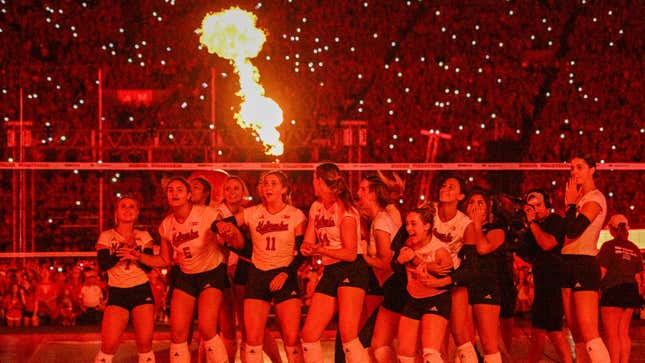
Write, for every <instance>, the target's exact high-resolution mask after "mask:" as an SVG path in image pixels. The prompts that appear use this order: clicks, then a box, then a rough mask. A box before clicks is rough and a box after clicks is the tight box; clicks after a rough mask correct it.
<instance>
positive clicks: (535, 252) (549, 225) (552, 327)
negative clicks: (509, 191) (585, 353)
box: [518, 189, 572, 363]
mask: <svg viewBox="0 0 645 363" xmlns="http://www.w3.org/2000/svg"><path fill="white" fill-rule="evenodd" d="M524 202H525V203H526V204H525V205H524V208H523V209H524V213H525V214H526V220H527V230H526V233H524V234H523V236H524V241H522V242H523V247H522V248H521V249H520V251H518V253H519V255H520V257H522V258H523V259H525V260H526V261H527V262H529V263H531V264H532V265H533V276H534V283H535V298H534V300H533V306H532V309H531V311H532V331H531V334H532V339H531V346H530V348H529V362H531V363H533V362H536V363H537V362H538V361H539V360H540V358H542V353H543V352H544V344H545V337H546V336H547V335H548V336H549V339H550V340H551V343H553V345H554V346H555V348H556V351H557V352H558V355H559V356H560V359H559V360H560V361H561V362H564V363H570V362H571V361H572V356H571V349H570V348H569V344H568V342H567V340H566V339H565V336H564V334H563V332H562V318H563V316H564V311H563V307H562V292H561V290H560V280H561V277H560V274H561V272H560V271H561V267H562V258H561V256H560V250H561V248H562V245H563V243H564V235H565V228H564V219H563V218H562V217H560V216H559V215H557V214H554V213H551V210H550V207H551V203H550V202H549V197H548V195H547V194H546V193H545V192H544V191H542V190H539V189H534V190H531V191H529V192H528V193H527V194H526V197H525V199H524Z"/></svg>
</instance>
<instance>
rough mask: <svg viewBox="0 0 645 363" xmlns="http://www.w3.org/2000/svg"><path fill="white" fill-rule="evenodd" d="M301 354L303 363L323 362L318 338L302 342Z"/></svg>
mask: <svg viewBox="0 0 645 363" xmlns="http://www.w3.org/2000/svg"><path fill="white" fill-rule="evenodd" d="M302 356H303V357H304V358H305V363H323V351H322V345H320V340H317V341H315V342H310V343H305V342H302Z"/></svg>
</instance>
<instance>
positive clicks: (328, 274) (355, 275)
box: [316, 255, 370, 297]
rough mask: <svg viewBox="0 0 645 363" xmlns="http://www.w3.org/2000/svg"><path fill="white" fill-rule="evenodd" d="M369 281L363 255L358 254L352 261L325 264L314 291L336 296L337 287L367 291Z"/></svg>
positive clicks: (367, 267)
mask: <svg viewBox="0 0 645 363" xmlns="http://www.w3.org/2000/svg"><path fill="white" fill-rule="evenodd" d="M369 282H370V275H369V266H368V265H367V263H366V262H365V260H364V259H363V256H361V255H358V257H356V260H355V261H354V262H345V261H341V262H336V263H334V264H332V265H327V266H325V268H324V270H323V274H322V277H321V278H320V281H319V282H318V286H316V292H318V293H321V294H325V295H329V296H332V297H336V296H338V288H339V287H357V288H359V289H363V290H365V291H367V288H368V286H369Z"/></svg>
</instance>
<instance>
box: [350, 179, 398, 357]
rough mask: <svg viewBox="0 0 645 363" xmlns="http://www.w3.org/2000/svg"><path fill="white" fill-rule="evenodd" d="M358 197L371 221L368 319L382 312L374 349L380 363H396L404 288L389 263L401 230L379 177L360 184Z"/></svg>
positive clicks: (367, 253) (376, 322) (379, 317)
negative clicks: (397, 332)
mask: <svg viewBox="0 0 645 363" xmlns="http://www.w3.org/2000/svg"><path fill="white" fill-rule="evenodd" d="M356 195H357V197H358V205H359V207H360V208H361V210H362V212H363V213H364V214H366V215H367V217H368V218H369V219H370V221H371V223H370V230H369V236H368V238H369V240H368V244H367V249H366V253H365V254H364V258H365V262H367V264H368V265H369V266H370V267H371V269H370V287H369V289H368V291H367V296H366V298H365V301H366V310H367V311H366V315H367V317H371V315H372V313H373V311H374V310H375V309H377V308H378V309H379V311H378V313H377V316H376V321H375V323H374V327H373V329H372V331H373V333H372V337H371V348H372V351H373V354H374V358H375V360H376V361H377V362H396V353H395V352H394V349H393V348H392V343H393V341H394V337H395V335H396V331H397V327H398V323H399V317H400V313H401V310H402V304H401V303H400V302H401V301H402V300H403V299H402V292H403V286H402V283H401V281H400V279H399V278H398V277H394V276H393V272H392V267H391V265H390V263H391V260H392V256H393V250H392V246H391V245H392V240H393V239H394V236H395V235H396V232H397V230H398V226H397V225H396V222H394V221H393V220H392V217H391V215H390V213H388V212H387V211H386V209H385V208H386V207H387V206H388V205H390V201H389V190H388V187H387V185H386V184H385V183H384V182H383V180H382V179H381V178H380V177H379V176H369V177H366V178H364V179H363V180H361V183H360V185H359V187H358V192H357V193H356ZM370 301H371V303H370ZM381 303H382V305H381ZM379 305H381V306H380V307H379Z"/></svg>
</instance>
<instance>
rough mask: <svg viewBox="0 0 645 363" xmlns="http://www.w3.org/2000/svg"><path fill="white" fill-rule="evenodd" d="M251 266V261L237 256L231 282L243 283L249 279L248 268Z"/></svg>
mask: <svg viewBox="0 0 645 363" xmlns="http://www.w3.org/2000/svg"><path fill="white" fill-rule="evenodd" d="M250 268H251V263H250V262H248V261H246V260H243V259H242V258H239V259H238V260H237V266H235V274H234V275H233V284H235V285H244V286H246V284H247V283H248V281H249V269H250Z"/></svg>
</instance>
